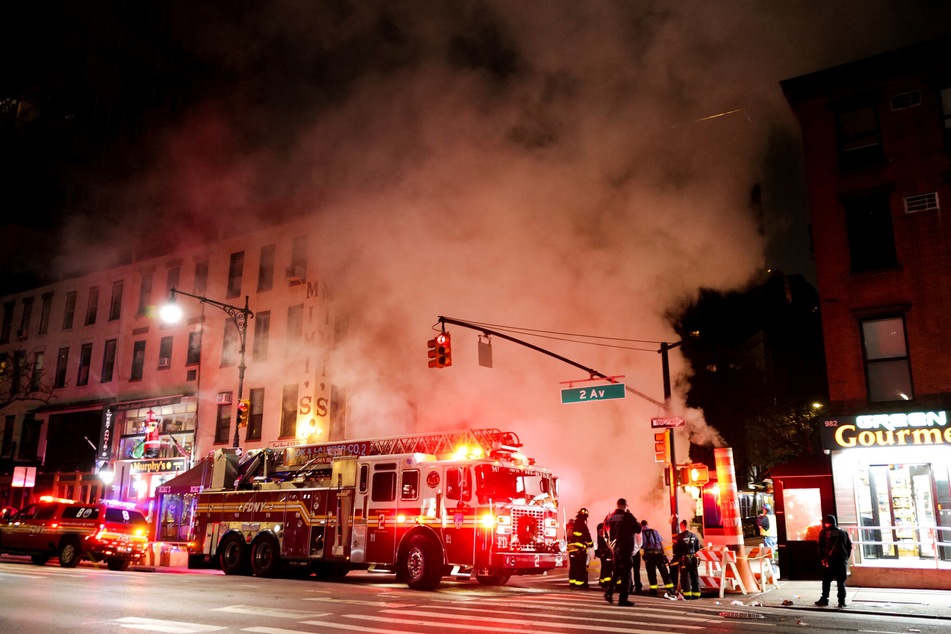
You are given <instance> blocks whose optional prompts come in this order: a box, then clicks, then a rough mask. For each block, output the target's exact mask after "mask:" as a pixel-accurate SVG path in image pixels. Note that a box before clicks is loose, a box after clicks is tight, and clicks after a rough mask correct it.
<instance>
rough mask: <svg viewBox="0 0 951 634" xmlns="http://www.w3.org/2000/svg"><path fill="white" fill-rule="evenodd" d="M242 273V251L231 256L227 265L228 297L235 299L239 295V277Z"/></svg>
mask: <svg viewBox="0 0 951 634" xmlns="http://www.w3.org/2000/svg"><path fill="white" fill-rule="evenodd" d="M243 272H244V251H238V252H237V253H232V254H231V263H230V264H229V265H228V295H227V296H228V297H237V296H238V295H240V294H241V275H242V273H243Z"/></svg>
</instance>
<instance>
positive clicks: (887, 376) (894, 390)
mask: <svg viewBox="0 0 951 634" xmlns="http://www.w3.org/2000/svg"><path fill="white" fill-rule="evenodd" d="M861 331H862V349H863V352H864V356H865V377H866V386H867V389H868V400H869V402H870V403H889V402H904V401H912V400H914V398H915V394H914V387H913V386H912V379H911V362H910V359H909V358H908V340H907V336H906V333H905V319H904V317H903V316H888V317H878V318H873V319H863V320H862V321H861Z"/></svg>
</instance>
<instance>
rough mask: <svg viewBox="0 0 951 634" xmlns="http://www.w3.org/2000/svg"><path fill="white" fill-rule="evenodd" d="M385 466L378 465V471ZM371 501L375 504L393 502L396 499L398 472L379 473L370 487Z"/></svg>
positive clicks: (374, 475) (374, 476) (375, 474)
mask: <svg viewBox="0 0 951 634" xmlns="http://www.w3.org/2000/svg"><path fill="white" fill-rule="evenodd" d="M382 466H383V465H377V469H379V468H380V467H382ZM370 499H372V500H373V501H374V502H392V501H393V500H395V499H396V471H395V470H394V471H377V472H376V473H374V474H373V483H372V484H371V485H370Z"/></svg>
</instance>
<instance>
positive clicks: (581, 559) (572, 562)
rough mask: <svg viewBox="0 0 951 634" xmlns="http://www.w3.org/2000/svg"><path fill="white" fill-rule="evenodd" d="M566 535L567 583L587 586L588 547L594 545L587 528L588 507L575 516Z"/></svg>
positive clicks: (583, 587)
mask: <svg viewBox="0 0 951 634" xmlns="http://www.w3.org/2000/svg"><path fill="white" fill-rule="evenodd" d="M571 524H572V526H571V528H570V529H569V530H570V531H571V532H570V533H569V535H568V585H569V586H571V588H572V589H587V588H588V549H589V548H591V547H592V546H594V542H592V541H591V531H589V530H588V509H585V508H583V509H581V510H579V511H578V514H577V515H576V516H575V519H574V521H573V522H572V523H571Z"/></svg>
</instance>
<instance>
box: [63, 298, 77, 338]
mask: <svg viewBox="0 0 951 634" xmlns="http://www.w3.org/2000/svg"><path fill="white" fill-rule="evenodd" d="M75 316H76V291H69V292H68V293H66V303H65V304H64V305H63V330H72V328H73V319H74V318H75Z"/></svg>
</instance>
